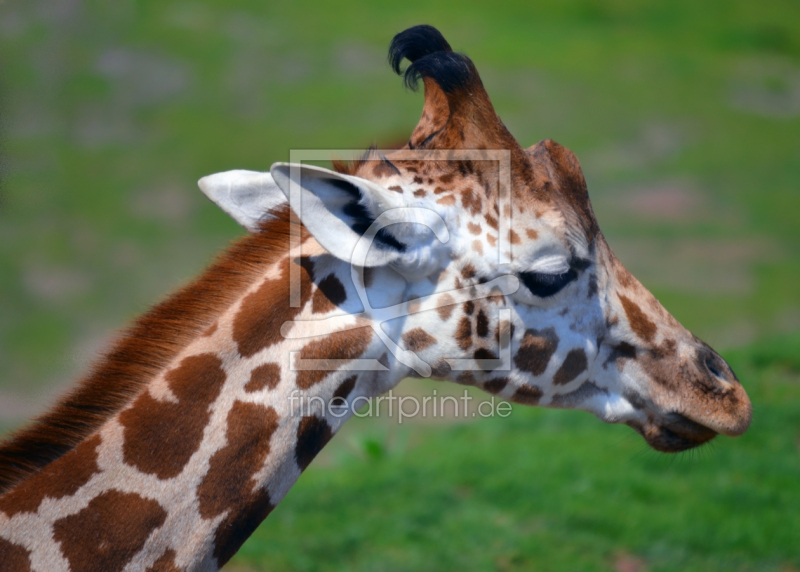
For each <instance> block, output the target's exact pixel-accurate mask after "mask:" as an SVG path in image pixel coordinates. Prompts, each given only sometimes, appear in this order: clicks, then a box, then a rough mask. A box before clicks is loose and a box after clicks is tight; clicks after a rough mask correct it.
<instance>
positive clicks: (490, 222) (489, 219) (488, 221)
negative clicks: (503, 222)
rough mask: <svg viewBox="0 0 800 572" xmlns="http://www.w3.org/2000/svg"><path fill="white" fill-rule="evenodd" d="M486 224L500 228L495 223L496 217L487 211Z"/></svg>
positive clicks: (496, 228)
mask: <svg viewBox="0 0 800 572" xmlns="http://www.w3.org/2000/svg"><path fill="white" fill-rule="evenodd" d="M486 224H488V225H489V226H490V227H492V228H493V229H495V230H498V229H499V228H500V227H499V226H498V224H497V219H496V218H495V217H494V216H493V215H491V214H489V213H486Z"/></svg>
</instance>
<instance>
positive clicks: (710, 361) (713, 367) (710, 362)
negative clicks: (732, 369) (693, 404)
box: [705, 356, 725, 379]
mask: <svg viewBox="0 0 800 572" xmlns="http://www.w3.org/2000/svg"><path fill="white" fill-rule="evenodd" d="M714 361H715V360H714V358H713V357H712V356H706V359H705V364H706V369H707V370H708V371H710V372H711V373H712V374H713V375H715V376H717V377H721V378H723V379H724V378H725V376H724V375H723V374H722V372H721V371H720V370H719V368H718V367H717V364H715V363H714Z"/></svg>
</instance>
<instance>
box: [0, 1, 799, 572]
mask: <svg viewBox="0 0 800 572" xmlns="http://www.w3.org/2000/svg"><path fill="white" fill-rule="evenodd" d="M418 23H430V24H433V25H436V26H437V27H439V28H440V29H441V30H442V31H443V32H444V34H445V35H446V37H447V38H448V39H449V41H450V42H451V44H453V46H454V47H455V48H456V49H457V50H460V51H463V52H465V53H467V54H469V55H470V56H471V57H472V58H473V60H474V61H475V63H476V65H477V67H478V69H479V70H480V72H481V74H482V77H483V79H484V83H485V85H486V87H487V90H488V92H489V94H490V95H491V97H492V98H493V101H494V103H495V106H496V108H497V110H498V112H499V114H500V115H501V117H502V118H503V120H504V121H505V122H506V124H507V125H508V127H509V129H510V130H511V131H512V133H514V134H515V136H516V137H517V138H518V140H519V141H520V142H521V143H522V144H523V145H524V146H528V145H531V144H533V143H535V142H536V141H538V140H540V139H543V138H553V139H556V140H557V141H559V142H560V143H562V144H564V145H566V146H568V147H570V148H571V149H572V150H573V151H575V152H576V154H577V155H578V157H579V159H580V160H581V162H582V165H583V167H584V172H585V174H586V178H587V180H588V184H589V189H590V193H591V196H592V198H593V202H594V205H595V210H596V213H597V216H598V219H599V221H600V224H601V226H602V228H603V230H604V232H605V234H606V235H607V237H608V240H609V242H610V244H611V245H612V248H614V249H615V250H616V251H617V253H618V254H619V256H620V257H621V259H622V261H623V262H624V263H625V264H626V265H627V266H628V267H629V268H630V269H631V270H632V271H633V272H634V274H636V275H637V276H638V277H639V278H640V279H641V280H642V281H643V282H644V283H645V285H646V286H648V287H649V288H651V290H652V291H653V292H654V293H655V294H656V296H657V297H658V298H659V299H660V300H661V301H662V302H663V303H664V305H665V306H666V307H667V309H669V310H670V311H671V312H672V313H673V314H674V315H675V316H676V317H677V318H678V319H679V320H680V321H681V322H682V323H683V324H684V325H686V326H687V327H688V328H689V329H691V330H692V331H693V332H695V333H696V334H697V335H699V336H700V337H702V338H703V339H705V340H706V341H707V342H709V343H710V344H711V345H712V346H714V347H717V348H719V349H721V350H722V352H723V355H724V356H725V357H726V358H727V359H729V360H730V362H731V364H732V365H733V367H734V369H735V370H736V371H737V373H738V374H739V376H740V378H741V379H742V381H743V383H744V384H745V386H746V387H747V389H748V391H749V393H750V395H751V397H752V399H753V403H754V421H753V425H752V428H751V430H750V431H749V432H748V433H747V434H746V435H745V436H743V437H742V438H739V439H736V440H731V439H718V440H717V441H715V442H714V444H712V445H711V446H709V447H705V448H703V449H701V450H700V451H698V452H694V453H687V454H683V455H679V456H677V457H675V456H672V457H668V456H662V455H658V454H656V453H653V452H650V451H647V450H646V449H645V446H644V445H643V443H642V442H641V440H640V439H639V438H638V437H637V436H636V435H634V434H633V433H632V432H631V431H630V430H629V429H627V428H625V427H610V426H602V425H601V424H600V423H599V422H597V421H596V420H595V419H593V418H591V417H590V416H588V415H586V414H582V413H576V412H563V411H545V410H535V409H526V408H520V407H515V408H514V412H513V414H512V415H511V416H510V417H509V418H507V419H498V418H495V419H485V420H480V421H474V422H469V423H456V424H419V423H417V424H410V425H404V426H402V427H400V426H397V424H396V422H391V421H388V420H385V419H382V420H375V419H372V420H355V421H354V422H353V423H352V424H351V425H350V426H348V427H347V428H346V429H345V431H344V432H343V434H341V435H339V436H337V438H336V439H335V440H334V442H333V443H332V445H331V446H330V448H329V450H326V452H325V453H324V454H323V457H322V458H321V459H318V461H316V462H315V463H314V464H312V466H311V468H310V469H309V470H308V472H307V473H306V474H304V475H303V477H302V478H301V480H300V482H299V484H298V485H297V487H295V489H293V490H292V492H291V493H290V494H289V496H288V497H287V498H286V500H285V501H284V503H283V504H282V505H280V506H279V507H278V509H277V510H276V511H275V512H274V513H273V515H272V516H271V517H270V518H269V519H268V520H267V521H266V523H265V524H264V525H263V526H262V527H261V528H260V529H259V530H258V531H257V532H256V533H255V534H254V536H253V537H252V538H251V540H250V541H249V542H248V543H247V544H246V545H245V547H244V548H243V549H242V551H241V552H240V554H239V555H238V556H237V557H236V559H235V560H234V562H233V563H232V565H231V566H232V567H239V568H246V569H253V570H261V569H264V570H267V569H270V570H443V569H459V570H530V569H534V570H617V571H620V572H636V571H642V570H653V571H655V570H775V571H781V572H789V571H793V570H798V569H800V357H798V356H800V336H798V331H799V330H800V188H799V187H800V183H799V182H800V5H798V4H797V3H796V2H791V1H788V0H787V1H784V2H780V1H769V2H758V3H755V2H745V1H732V2H705V1H701V2H697V1H694V2H692V1H688V0H677V1H671V2H647V3H645V2H641V3H639V2H632V1H629V0H617V1H610V2H594V1H587V0H584V1H575V0H568V1H556V0H546V1H537V2H530V1H526V2H503V3H488V2H466V1H463V0H462V1H459V2H439V3H435V4H434V3H431V2H420V1H405V2H393V3H380V2H358V1H352V0H351V1H348V2H342V3H336V4H334V3H330V4H329V3H311V2H299V1H295V2H254V1H231V2H225V3H222V2H219V3H214V2H189V1H164V0H162V1H160V2H154V1H147V2H132V1H127V0H119V1H116V2H113V3H112V2H101V1H97V0H96V1H78V0H51V1H32V0H26V1H24V2H23V1H22V0H4V1H2V2H0V161H1V163H0V168H1V169H2V171H1V172H0V174H1V175H2V186H0V426H2V427H4V428H6V429H8V428H11V427H13V426H15V425H17V424H18V423H20V422H22V420H23V419H24V418H26V417H28V416H30V415H33V414H35V413H36V412H37V411H39V410H40V409H41V408H42V407H44V405H45V404H46V403H48V402H49V401H52V400H53V399H54V398H55V396H56V395H57V394H58V392H59V391H62V390H63V388H64V387H67V386H68V384H69V383H70V382H71V380H73V379H74V377H75V376H76V375H77V374H78V373H79V372H80V371H81V370H82V369H84V368H85V367H86V365H87V364H88V363H89V361H90V360H91V358H92V356H93V355H94V354H95V352H97V351H98V350H99V349H101V348H102V347H103V346H104V344H106V343H107V342H108V340H109V338H110V336H111V335H112V332H113V331H114V330H115V329H117V328H119V327H121V326H122V325H124V324H125V322H126V321H127V320H129V319H130V318H132V317H134V316H135V315H137V314H138V313H140V312H142V311H144V310H145V309H146V308H147V307H148V306H149V305H150V304H152V303H153V302H154V301H156V300H157V299H158V298H159V297H160V296H163V295H164V294H165V293H166V292H168V291H169V290H170V289H171V288H173V287H175V286H177V285H179V284H181V283H184V282H186V281H187V280H189V279H190V278H191V277H192V276H193V275H194V274H196V273H197V272H199V271H200V270H201V269H202V268H203V266H204V265H205V264H206V263H207V262H208V261H209V260H210V258H211V257H212V256H213V253H215V252H217V251H218V250H220V249H221V248H222V247H223V246H224V245H225V244H227V242H228V241H230V240H231V239H233V238H234V237H236V236H238V235H240V234H241V231H240V230H239V229H238V228H237V227H236V225H235V224H234V223H233V222H232V221H230V220H228V219H227V217H226V216H225V215H223V214H222V213H221V212H219V211H218V210H217V209H216V208H215V207H214V206H213V205H211V204H210V203H209V202H207V201H206V200H205V199H204V198H203V197H202V196H201V194H200V192H199V191H198V190H197V189H196V186H195V181H196V180H197V179H198V178H200V177H201V176H203V175H206V174H209V173H212V172H216V171H222V170H228V169H232V168H247V169H256V170H266V169H267V168H269V166H270V165H271V164H272V163H273V162H275V161H283V160H287V159H288V153H289V150H290V149H326V148H335V149H347V148H363V147H366V146H368V145H369V144H371V143H379V144H381V143H387V142H394V141H397V140H402V139H404V138H406V137H407V136H408V134H409V133H410V131H411V129H412V128H413V126H414V125H415V123H416V120H417V119H418V117H419V113H420V110H421V104H422V99H421V95H420V94H412V93H409V92H404V91H403V90H402V87H401V81H400V79H399V78H397V77H396V76H395V75H393V74H392V73H391V71H390V70H389V68H388V65H387V64H386V62H385V50H386V47H387V46H388V42H389V40H390V39H391V37H392V36H393V35H394V34H395V33H397V32H398V31H401V30H402V29H404V28H406V27H408V26H410V25H414V24H418ZM664 196H666V197H667V198H668V199H669V198H670V197H671V198H672V199H673V200H678V201H679V203H680V204H679V205H678V206H679V207H680V208H677V210H673V211H671V210H670V208H671V207H670V204H671V203H670V204H667V205H666V206H663V205H661V206H659V205H660V204H661V203H658V197H664ZM654 197H655V199H654ZM676 197H677V199H676ZM648 200H649V201H650V202H647V201H648ZM654 200H655V202H653V201H654ZM637 201H638V202H637ZM642 201H644V202H642ZM680 201H683V202H682V203H681V202H680ZM631 205H633V206H631ZM636 205H639V206H636ZM648 205H649V206H648ZM681 205H683V206H681ZM673 206H674V205H673ZM637 209H638V210H637ZM429 389H430V387H429Z"/></svg>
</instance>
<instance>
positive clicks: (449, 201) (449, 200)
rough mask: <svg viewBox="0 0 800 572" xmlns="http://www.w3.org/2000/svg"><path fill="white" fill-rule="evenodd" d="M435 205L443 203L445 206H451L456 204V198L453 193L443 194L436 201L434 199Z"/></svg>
mask: <svg viewBox="0 0 800 572" xmlns="http://www.w3.org/2000/svg"><path fill="white" fill-rule="evenodd" d="M436 204H437V205H444V206H446V207H449V206H452V205H454V204H456V199H455V197H454V196H453V195H445V196H443V197H442V198H441V199H439V200H438V201H436Z"/></svg>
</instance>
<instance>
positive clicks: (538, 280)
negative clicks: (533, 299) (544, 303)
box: [519, 268, 578, 298]
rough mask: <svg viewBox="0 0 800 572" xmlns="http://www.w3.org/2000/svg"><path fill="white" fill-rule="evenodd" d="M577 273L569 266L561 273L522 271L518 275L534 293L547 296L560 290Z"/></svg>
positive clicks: (543, 296)
mask: <svg viewBox="0 0 800 572" xmlns="http://www.w3.org/2000/svg"><path fill="white" fill-rule="evenodd" d="M577 276H578V273H577V272H576V271H575V269H574V268H570V269H569V270H567V271H566V272H563V273H561V274H545V273H544V272H523V273H521V274H520V275H519V277H520V279H522V281H523V282H524V283H525V286H527V287H528V290H530V291H531V292H532V293H533V294H534V295H536V296H539V298H547V297H549V296H553V295H554V294H557V293H558V292H560V291H561V289H563V288H564V286H566V285H567V284H569V283H570V282H572V281H573V280H575V278H576V277H577Z"/></svg>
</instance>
